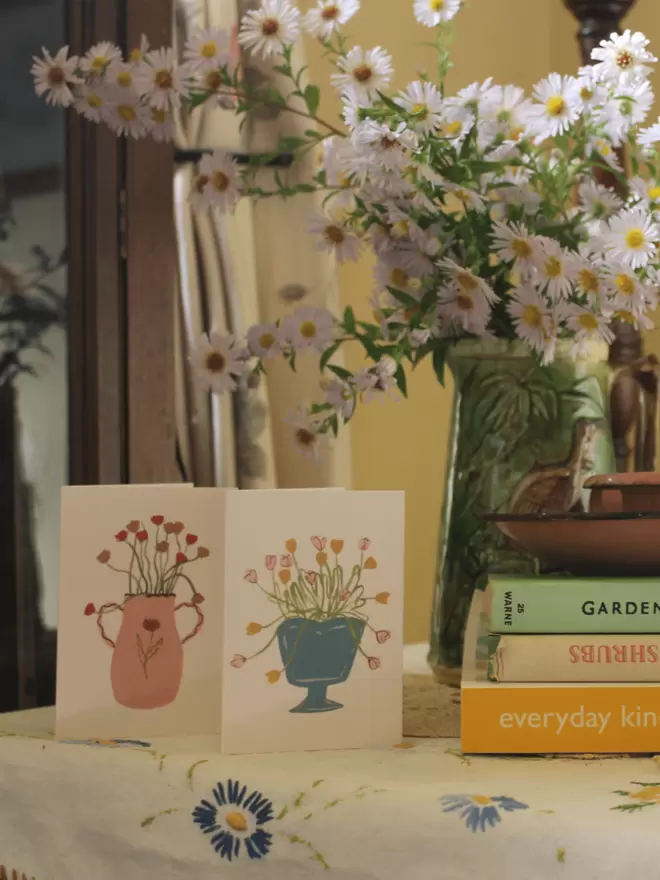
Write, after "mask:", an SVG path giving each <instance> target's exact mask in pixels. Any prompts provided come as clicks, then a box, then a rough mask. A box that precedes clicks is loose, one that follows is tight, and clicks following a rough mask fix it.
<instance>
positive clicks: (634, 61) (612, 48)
mask: <svg viewBox="0 0 660 880" xmlns="http://www.w3.org/2000/svg"><path fill="white" fill-rule="evenodd" d="M648 44H649V41H648V40H647V39H646V37H645V36H644V34H642V33H640V32H639V31H637V32H636V33H634V34H633V33H632V31H630V30H626V31H624V32H623V33H622V34H616V33H614V34H611V35H610V39H609V40H601V42H600V46H597V47H596V48H595V49H592V51H591V58H592V60H593V61H597V62H598V64H594V74H595V75H596V77H598V79H601V80H614V81H620V82H629V81H631V80H636V79H644V78H645V77H646V76H648V75H649V73H651V72H652V68H651V67H649V64H653V63H654V62H655V61H657V60H658V59H657V58H656V57H655V56H654V55H652V54H651V53H650V52H649V51H648V50H647V48H646V47H647V46H648Z"/></svg>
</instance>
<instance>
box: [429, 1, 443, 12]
mask: <svg viewBox="0 0 660 880" xmlns="http://www.w3.org/2000/svg"><path fill="white" fill-rule="evenodd" d="M429 6H430V7H431V11H432V12H442V10H443V9H444V8H445V0H429Z"/></svg>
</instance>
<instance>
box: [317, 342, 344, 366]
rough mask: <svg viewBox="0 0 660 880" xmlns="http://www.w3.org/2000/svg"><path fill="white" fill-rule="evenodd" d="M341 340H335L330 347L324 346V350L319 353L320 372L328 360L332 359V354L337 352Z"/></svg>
mask: <svg viewBox="0 0 660 880" xmlns="http://www.w3.org/2000/svg"><path fill="white" fill-rule="evenodd" d="M340 345H341V342H335V344H334V345H331V346H330V348H326V350H325V351H324V352H323V354H322V355H321V360H320V361H319V369H320V370H321V372H323V370H325V368H326V367H327V365H328V362H329V361H330V360H331V359H332V357H333V355H334V354H335V353H336V352H337V350H338V348H339V347H340Z"/></svg>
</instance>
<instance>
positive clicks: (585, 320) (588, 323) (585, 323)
mask: <svg viewBox="0 0 660 880" xmlns="http://www.w3.org/2000/svg"><path fill="white" fill-rule="evenodd" d="M578 324H579V325H580V327H582V328H583V329H584V330H598V318H597V317H596V316H595V315H592V314H591V312H583V313H582V314H581V315H580V316H579V317H578Z"/></svg>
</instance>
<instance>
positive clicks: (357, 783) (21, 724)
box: [0, 709, 660, 880]
mask: <svg viewBox="0 0 660 880" xmlns="http://www.w3.org/2000/svg"><path fill="white" fill-rule="evenodd" d="M53 720H54V717H53V710H50V709H42V710H34V711H30V712H22V713H14V714H11V715H4V716H0V779H1V781H2V782H1V785H2V797H0V865H2V866H4V870H5V873H6V875H7V876H8V877H11V876H12V874H11V872H12V870H14V871H16V872H17V876H18V877H19V878H20V877H21V875H22V874H24V875H25V877H26V878H32V877H35V878H36V880H83V878H84V880H106V878H107V880H117V878H118V877H120V878H122V880H138V878H140V880H142V878H144V880H166V878H167V880H169V878H171V880H175V878H176V880H179V878H181V880H183V878H186V880H187V878H200V880H232V878H241V880H243V878H245V880H252V878H259V880H261V878H263V880H298V878H305V880H307V878H310V880H311V878H321V877H323V876H328V877H330V878H332V877H336V878H341V880H367V878H369V880H371V878H374V880H375V878H378V880H401V878H403V877H405V878H406V880H428V878H437V880H468V878H469V880H474V878H482V877H483V878H506V880H546V878H548V880H550V878H562V880H573V878H574V880H578V878H579V880H607V878H616V880H620V878H621V877H631V878H656V877H660V834H658V827H659V825H660V766H659V765H658V764H657V763H656V761H655V759H652V758H645V759H624V758H615V759H602V760H585V759H571V758H563V759H562V758H556V759H540V758H539V759H534V758H499V759H497V758H465V757H463V756H462V755H461V753H460V747H459V743H458V741H457V740H451V739H445V740H422V739H418V740H412V739H409V740H408V741H406V742H405V743H403V744H401V743H393V744H392V747H391V748H388V749H383V750H379V751H350V752H349V751H344V752H324V753H320V752H306V753H302V754H288V755H258V756H241V757H229V756H223V755H219V754H218V753H217V752H216V751H214V743H213V741H212V740H209V739H204V738H195V739H187V740H161V741H154V742H132V743H131V742H125V741H124V742H109V743H102V744H92V745H90V744H80V743H62V742H56V741H54V740H53V737H52V733H51V731H52V724H53ZM4 876H5V875H4V874H3V873H2V869H1V868H0V877H4Z"/></svg>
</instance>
